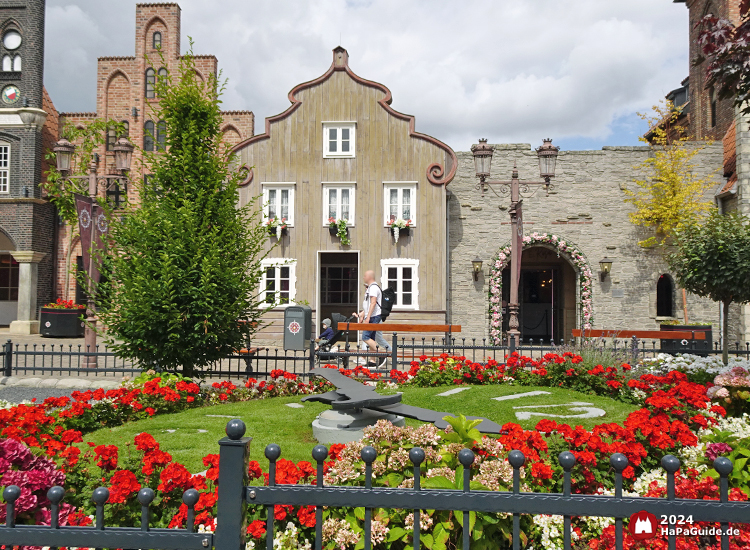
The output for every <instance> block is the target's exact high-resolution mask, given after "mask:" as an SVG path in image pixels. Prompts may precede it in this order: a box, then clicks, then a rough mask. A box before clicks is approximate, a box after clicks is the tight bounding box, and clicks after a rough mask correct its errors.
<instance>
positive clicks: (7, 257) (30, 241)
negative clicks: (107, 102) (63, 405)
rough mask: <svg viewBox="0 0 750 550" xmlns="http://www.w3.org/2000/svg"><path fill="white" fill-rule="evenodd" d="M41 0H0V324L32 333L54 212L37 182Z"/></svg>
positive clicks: (47, 125) (48, 124)
mask: <svg viewBox="0 0 750 550" xmlns="http://www.w3.org/2000/svg"><path fill="white" fill-rule="evenodd" d="M44 9H45V1H44V0H25V1H24V2H19V1H18V0H0V63H1V65H0V68H2V71H1V72H0V325H10V328H11V332H13V333H20V334H29V333H34V332H38V321H37V320H36V319H37V311H38V305H39V304H42V303H44V302H46V301H48V300H50V299H51V298H52V286H53V285H52V281H53V278H54V263H55V262H54V252H55V246H54V238H55V234H54V233H55V232H54V228H55V210H54V208H53V207H52V205H51V204H50V203H49V202H48V201H47V200H45V199H44V198H43V197H42V194H41V190H40V188H39V184H40V183H41V182H42V180H43V177H44V176H43V175H44V172H45V170H46V165H45V161H44V150H45V148H46V147H47V146H48V145H49V144H50V143H53V142H54V141H55V140H56V139H57V128H58V120H57V111H56V110H55V107H54V105H53V104H52V100H51V99H50V97H49V96H48V95H47V92H46V90H45V89H44V85H43V81H42V79H43V74H44Z"/></svg>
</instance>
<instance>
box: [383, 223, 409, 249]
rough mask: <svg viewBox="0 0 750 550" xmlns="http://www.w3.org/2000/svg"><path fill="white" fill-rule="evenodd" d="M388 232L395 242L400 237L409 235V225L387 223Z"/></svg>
mask: <svg viewBox="0 0 750 550" xmlns="http://www.w3.org/2000/svg"><path fill="white" fill-rule="evenodd" d="M388 233H390V234H391V235H392V236H393V243H394V244H396V243H398V240H399V239H400V238H401V237H408V236H409V235H411V226H408V227H398V226H397V225H389V226H388Z"/></svg>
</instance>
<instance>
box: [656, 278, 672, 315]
mask: <svg viewBox="0 0 750 550" xmlns="http://www.w3.org/2000/svg"><path fill="white" fill-rule="evenodd" d="M656 316H657V317H672V316H674V285H673V284H672V277H670V276H669V275H667V274H666V273H665V274H664V275H662V276H661V277H659V280H658V282H657V283H656Z"/></svg>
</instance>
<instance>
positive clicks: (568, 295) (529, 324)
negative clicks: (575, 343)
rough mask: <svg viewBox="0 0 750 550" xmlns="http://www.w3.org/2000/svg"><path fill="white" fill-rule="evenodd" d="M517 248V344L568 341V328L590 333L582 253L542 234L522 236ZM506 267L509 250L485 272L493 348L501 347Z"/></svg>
mask: <svg viewBox="0 0 750 550" xmlns="http://www.w3.org/2000/svg"><path fill="white" fill-rule="evenodd" d="M523 246H524V250H523V256H522V261H521V268H522V272H521V282H520V286H519V302H520V305H521V318H520V319H519V321H520V325H521V335H522V338H524V339H529V338H533V339H534V340H535V341H538V340H546V341H547V342H549V341H550V340H551V339H554V340H555V341H556V342H559V341H560V340H565V341H568V340H569V339H570V338H571V335H572V334H571V333H572V330H573V329H574V328H584V329H590V328H591V324H592V321H593V308H592V304H591V290H592V276H593V272H592V271H591V267H590V266H589V263H588V261H587V260H586V257H585V256H584V255H583V253H582V252H580V250H579V249H578V247H577V246H575V245H574V244H573V243H571V242H570V241H567V240H565V239H562V238H560V237H558V236H557V235H550V234H546V233H536V232H535V233H532V234H531V235H527V236H525V237H524V238H523ZM509 261H510V246H505V247H503V248H501V249H500V250H499V251H498V253H497V254H496V255H495V257H494V258H493V260H492V264H491V266H490V281H489V283H490V284H489V287H490V290H489V315H490V336H491V337H492V339H493V341H494V342H495V343H496V344H499V343H501V342H502V333H503V330H504V329H507V327H505V326H504V315H503V304H504V303H507V301H508V299H509V294H510V293H509V289H508V286H509V283H510V279H509V275H505V277H504V276H503V274H504V272H506V273H507V269H506V268H507V267H508V262H509ZM504 278H505V281H504V280H503V279H504ZM505 322H506V323H507V320H506V321H505ZM524 333H525V334H524Z"/></svg>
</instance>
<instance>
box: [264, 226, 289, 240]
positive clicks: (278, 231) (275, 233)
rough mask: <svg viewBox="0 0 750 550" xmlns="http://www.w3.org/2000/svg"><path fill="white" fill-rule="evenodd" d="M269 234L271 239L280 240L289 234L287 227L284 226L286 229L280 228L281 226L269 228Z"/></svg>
mask: <svg viewBox="0 0 750 550" xmlns="http://www.w3.org/2000/svg"><path fill="white" fill-rule="evenodd" d="M268 234H269V235H270V236H271V237H276V238H277V239H279V238H281V237H282V236H283V235H286V234H287V227H286V226H284V227H279V226H275V227H272V226H269V227H268Z"/></svg>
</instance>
